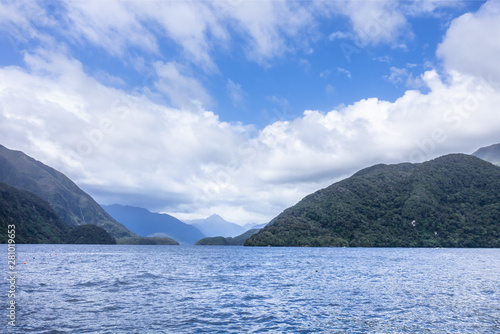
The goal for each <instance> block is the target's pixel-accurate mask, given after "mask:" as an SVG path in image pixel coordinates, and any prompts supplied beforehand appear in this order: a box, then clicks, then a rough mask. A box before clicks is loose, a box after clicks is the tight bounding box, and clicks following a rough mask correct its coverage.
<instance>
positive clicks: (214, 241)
mask: <svg viewBox="0 0 500 334" xmlns="http://www.w3.org/2000/svg"><path fill="white" fill-rule="evenodd" d="M257 232H259V229H252V230H248V231H246V232H245V233H243V234H240V235H238V236H237V237H234V238H232V237H227V238H224V237H208V238H203V239H201V240H198V241H197V242H196V243H195V245H197V246H243V244H244V243H245V241H246V240H247V239H248V238H250V237H251V236H252V235H254V234H256V233H257Z"/></svg>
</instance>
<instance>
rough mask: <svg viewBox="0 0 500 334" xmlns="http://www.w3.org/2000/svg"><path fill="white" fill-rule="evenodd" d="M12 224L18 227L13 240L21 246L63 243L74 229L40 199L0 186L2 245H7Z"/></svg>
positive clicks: (25, 192) (30, 194)
mask: <svg viewBox="0 0 500 334" xmlns="http://www.w3.org/2000/svg"><path fill="white" fill-rule="evenodd" d="M9 225H15V229H14V230H15V233H14V234H15V239H14V240H15V242H16V243H19V244H60V243H64V242H65V236H66V234H67V233H68V232H69V230H70V229H71V226H69V225H67V224H65V223H63V222H62V221H61V220H60V219H59V217H58V216H57V214H56V212H55V211H54V209H52V207H51V206H50V204H49V203H47V202H46V201H44V200H43V199H41V198H40V197H38V196H36V195H35V194H33V193H30V192H28V191H26V190H22V189H18V188H15V187H12V186H9V185H7V184H5V183H0V229H1V231H2V233H0V243H7V241H8V233H7V231H8V230H12V229H11V228H8V227H9Z"/></svg>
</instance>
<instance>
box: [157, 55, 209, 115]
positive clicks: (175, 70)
mask: <svg viewBox="0 0 500 334" xmlns="http://www.w3.org/2000/svg"><path fill="white" fill-rule="evenodd" d="M155 70H156V73H157V75H158V78H157V80H155V83H154V86H155V87H156V88H157V89H158V90H159V91H160V92H162V93H164V94H165V95H166V96H167V97H168V98H169V100H170V102H171V103H172V105H174V106H177V107H181V108H188V109H190V108H192V107H193V106H197V105H199V104H202V105H204V106H208V105H210V104H211V103H212V98H211V97H210V95H209V94H208V93H207V92H206V91H205V89H204V87H203V85H202V84H201V83H200V82H199V81H198V80H197V79H195V78H193V77H189V76H186V75H183V74H182V73H181V66H180V65H179V64H177V63H175V62H169V63H162V62H156V63H155Z"/></svg>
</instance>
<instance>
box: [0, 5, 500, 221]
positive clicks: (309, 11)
mask: <svg viewBox="0 0 500 334" xmlns="http://www.w3.org/2000/svg"><path fill="white" fill-rule="evenodd" d="M169 3H170V2H169ZM175 3H176V5H175V6H176V7H175V8H173V9H172V11H168V14H167V13H165V11H164V10H160V9H159V8H154V7H147V8H142V7H140V6H139V5H138V2H124V3H122V2H113V1H106V2H105V5H102V4H99V5H98V3H94V2H93V3H92V5H89V6H87V5H83V3H80V2H68V3H66V7H65V9H66V10H67V17H68V19H69V20H71V22H72V25H71V26H72V27H73V28H72V29H71V30H70V31H68V32H67V34H68V36H69V37H68V38H72V39H74V40H75V41H81V40H82V39H85V40H86V41H88V42H90V43H93V44H96V45H102V46H103V47H104V46H106V50H107V52H110V53H112V54H116V55H122V54H124V53H125V50H126V49H127V48H129V47H131V46H133V47H137V48H142V49H144V50H147V52H151V53H155V52H158V50H159V41H158V37H156V36H157V35H154V34H152V33H151V28H147V26H146V25H145V23H144V22H145V20H149V21H150V20H153V21H154V22H156V25H155V29H157V30H160V31H162V32H163V33H164V34H166V35H168V36H170V37H171V38H172V39H174V40H176V41H177V43H178V44H179V45H180V46H181V47H182V48H183V50H184V52H185V54H186V56H187V57H189V59H190V61H192V62H193V63H195V64H198V65H199V66H201V68H203V69H204V70H205V71H216V70H217V65H216V63H215V62H214V61H213V59H212V57H211V51H210V50H211V48H214V47H215V46H216V45H218V44H219V43H222V42H224V41H227V40H229V39H230V38H231V37H230V35H229V34H228V31H227V27H229V26H234V27H236V29H241V31H242V34H243V36H246V37H245V38H246V39H247V42H246V43H244V45H245V47H246V48H248V50H251V51H249V52H248V56H249V57H250V58H251V59H252V60H253V61H255V62H257V63H259V64H262V65H263V66H266V65H265V63H266V62H268V61H270V60H271V59H273V58H274V57H279V56H281V55H282V54H283V52H285V53H286V52H292V51H291V48H293V47H297V44H296V45H290V44H289V42H288V40H287V39H284V38H283V37H282V36H283V35H288V36H298V35H300V34H301V33H303V32H301V31H300V30H301V29H302V28H304V27H305V26H306V25H307V22H309V21H311V20H312V17H313V16H314V15H319V14H317V11H318V8H320V5H321V6H322V5H324V3H323V2H321V3H315V4H314V6H313V5H311V6H310V7H306V8H303V7H300V8H299V7H294V5H293V4H289V3H287V2H280V1H271V2H265V3H263V4H262V6H268V7H269V8H267V10H266V11H265V12H266V13H267V15H269V17H266V16H264V17H263V16H259V15H258V13H257V11H256V8H253V7H251V6H250V5H249V4H244V5H242V6H236V8H235V9H232V8H231V7H230V8H229V9H227V8H225V7H224V6H227V4H224V6H222V4H221V3H214V4H211V3H208V2H195V3H194V4H193V3H191V2H190V4H191V5H190V6H189V7H186V6H188V5H187V4H186V5H184V4H182V5H181V4H178V2H175ZM154 4H155V5H156V6H160V4H162V6H163V2H161V3H160V2H158V3H156V2H155V3H154ZM375 5H376V6H385V2H376V4H374V6H375ZM6 6H13V5H12V4H7V5H3V7H2V8H3V9H4V11H3V12H2V11H0V16H2V17H5V8H6ZM130 6H136V7H134V8H132V9H131V8H128V7H130ZM172 6H173V5H172ZM337 6H341V8H340V9H339V8H334V9H330V10H337V11H342V12H345V15H348V16H349V17H350V18H351V20H352V24H353V25H354V28H353V32H352V33H354V34H355V33H361V32H360V30H359V29H357V28H355V27H356V26H358V25H360V24H361V22H363V20H365V19H364V15H365V14H363V13H362V12H360V13H354V10H355V8H353V6H355V5H353V4H347V3H346V4H344V3H342V4H340V3H339V4H337ZM124 8H125V9H127V10H125V9H124ZM162 9H163V8H162ZM374 11H375V12H376V13H378V12H377V9H374ZM407 11H409V9H407ZM109 12H114V13H120V15H117V16H119V18H120V19H119V20H116V21H113V22H109V20H105V19H104V18H105V17H107V16H106V15H105V14H106V13H109ZM371 12H372V13H373V11H371ZM132 13H133V14H132ZM315 13H316V14H315ZM401 13H402V12H401V9H400V8H395V9H391V11H390V12H389V14H390V15H389V16H388V19H389V21H388V22H387V25H388V26H387V27H386V28H387V29H386V30H384V31H385V33H384V34H383V35H380V36H378V37H377V38H374V39H373V40H372V42H373V43H382V42H387V43H389V42H391V41H392V42H393V43H397V41H396V40H397V36H399V35H400V34H402V33H403V32H405V33H408V31H409V30H408V27H407V26H406V23H405V22H406V21H405V16H404V15H403V14H401ZM19 15H20V16H19V17H18V16H16V15H12V16H11V18H10V21H9V22H10V23H9V22H7V21H4V24H7V25H12V24H14V23H12V22H18V23H19V22H20V20H21V21H22V16H21V14H19ZM287 15H290V16H289V18H290V19H291V20H292V23H291V24H287V23H285V22H286V20H285V19H286V18H287V17H288V16H287ZM322 15H323V14H322ZM367 15H368V14H367ZM221 16H222V17H225V19H224V20H222V19H221ZM358 16H359V17H358ZM179 17H184V18H185V20H186V22H196V24H194V25H189V24H178V22H177V21H176V19H178V18H179ZM227 17H229V18H227ZM5 22H7V23H5ZM23 22H24V23H23V25H22V27H23V28H19V29H24V30H25V31H29V29H30V27H31V26H32V25H33V24H34V23H33V22H31V21H29V20H25V21H23ZM176 22H177V23H176ZM497 22H500V10H499V6H498V3H495V2H488V3H486V4H484V5H483V6H482V7H481V9H480V10H479V11H478V12H477V13H469V14H465V15H463V16H461V17H459V18H457V19H455V20H454V21H453V22H452V23H451V25H450V27H449V29H448V30H447V32H446V34H445V36H444V38H443V41H442V43H441V44H440V46H439V48H438V50H437V54H438V55H439V56H440V57H441V59H442V62H443V64H444V67H445V70H444V71H441V72H440V71H439V70H438V69H434V70H429V71H426V72H424V73H422V74H421V76H420V77H419V78H418V79H419V80H420V81H419V82H420V83H421V84H422V85H425V86H426V88H427V91H426V92H425V93H422V92H421V91H418V90H407V91H406V92H405V93H404V94H403V95H402V96H401V97H399V98H398V99H396V100H395V101H383V100H379V99H377V98H366V99H362V100H360V101H358V102H355V103H353V104H350V105H347V106H341V107H338V108H335V109H333V110H306V111H304V113H303V115H302V116H301V117H298V118H295V119H292V120H289V121H276V122H273V123H272V124H269V125H267V126H266V127H264V128H262V129H257V128H255V127H253V126H252V125H246V124H241V123H227V122H222V121H220V119H219V118H218V116H217V114H216V113H215V112H214V111H212V110H210V109H209V107H208V106H209V105H210V104H211V102H212V101H211V97H210V95H209V94H208V93H207V91H206V90H205V88H204V87H203V85H202V84H200V83H199V81H198V80H197V79H196V78H194V77H192V76H190V75H189V71H188V70H186V67H185V65H183V64H179V63H178V62H175V61H158V62H156V63H154V66H153V68H154V71H155V72H154V73H155V77H154V80H153V85H154V86H155V87H156V88H157V89H158V91H160V92H163V93H164V94H165V96H166V97H167V98H168V99H169V100H170V101H171V102H172V104H171V105H170V106H168V105H166V104H164V103H161V100H158V99H155V96H154V94H149V93H148V92H147V91H146V90H135V91H130V90H125V89H118V88H116V87H112V86H107V85H105V84H103V83H101V82H100V81H99V80H97V79H96V78H94V77H93V76H92V75H90V74H89V73H87V71H86V70H85V65H84V64H82V63H81V62H80V61H79V60H77V59H75V57H73V56H72V55H71V53H69V52H68V51H67V50H66V48H65V47H64V46H63V45H61V44H59V43H57V42H55V41H54V40H53V41H52V44H50V45H51V47H50V48H49V47H41V46H39V47H37V48H35V49H32V50H26V51H25V52H24V59H23V62H24V63H23V66H7V67H2V68H0V142H1V143H2V144H3V145H6V146H7V147H9V148H14V149H19V150H23V151H24V152H25V153H27V154H29V155H32V156H34V157H35V158H37V159H39V160H41V161H43V162H44V163H46V164H49V165H51V166H53V167H55V168H57V169H59V170H61V171H63V172H65V173H66V174H67V175H68V176H69V177H70V178H72V179H73V180H74V181H76V183H77V184H79V185H80V186H82V187H83V188H84V190H87V191H88V192H90V193H91V194H92V195H93V196H94V197H95V198H96V200H97V201H99V202H100V203H102V204H112V203H117V202H118V203H121V204H130V205H138V206H144V207H147V208H149V209H151V210H155V211H163V212H168V213H171V214H173V215H175V216H177V217H179V218H193V217H200V216H208V215H209V214H211V213H218V214H221V215H222V216H224V218H226V219H228V220H231V221H235V222H239V223H247V222H255V223H261V222H267V221H269V220H270V219H272V218H273V217H274V216H276V215H277V214H279V213H280V212H281V211H282V210H283V209H285V208H286V207H288V206H290V205H293V204H295V203H296V202H297V201H298V200H300V199H301V198H302V197H303V196H305V195H307V194H308V193H310V192H312V191H314V190H317V189H319V188H321V187H325V186H327V185H329V184H331V183H333V182H334V181H337V180H339V179H340V178H343V177H346V176H349V175H350V174H352V173H354V172H355V171H357V170H359V169H361V168H364V167H367V166H370V165H372V164H376V163H396V162H402V161H411V162H420V161H424V160H428V159H431V158H434V157H437V156H439V155H442V154H446V153H450V152H465V153H471V152H472V151H474V150H475V149H477V148H478V147H480V146H483V145H487V144H491V143H494V142H498V141H499V137H498V133H500V131H499V130H500V113H499V112H498V108H497V106H498V105H500V92H499V89H500V72H499V70H498V69H499V68H500V60H499V58H498V57H496V55H498V51H500V50H499V48H500V46H499V44H498V41H497V40H496V39H495V37H494V34H492V33H491V32H492V31H498V29H496V30H495V28H499V27H497V26H498V23H497ZM18 23H15V26H16V27H19V26H20V25H19V24H18ZM46 24H47V26H50V24H51V22H46ZM33 34H35V33H34V32H33ZM139 35H140V36H139ZM48 36H49V35H46V37H44V38H46V39H47V41H49V40H50V38H49V37H48ZM125 36H128V38H125ZM207 36H212V37H211V38H207ZM372 37H373V36H372ZM209 41H210V42H209ZM471 45H472V46H473V47H471ZM224 88H225V89H227V90H228V91H229V93H230V94H231V95H232V96H233V99H234V102H235V103H240V102H241V101H242V99H243V97H245V94H244V92H243V91H242V89H241V86H240V85H239V84H236V83H234V82H233V81H230V80H228V81H227V87H224Z"/></svg>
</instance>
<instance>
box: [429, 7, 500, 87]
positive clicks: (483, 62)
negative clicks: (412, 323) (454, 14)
mask: <svg viewBox="0 0 500 334" xmlns="http://www.w3.org/2000/svg"><path fill="white" fill-rule="evenodd" d="M498 31H500V2H498V1H488V2H486V3H485V4H483V5H482V6H481V8H480V9H479V10H478V11H477V12H476V13H467V14H464V15H462V16H461V17H459V18H457V19H455V20H453V22H452V23H451V25H450V27H449V29H448V31H447V32H446V35H445V37H444V39H443V42H442V43H441V44H440V45H439V47H438V50H437V55H438V56H439V57H441V58H442V59H443V61H444V65H445V67H446V68H447V69H448V70H456V71H460V72H461V73H467V74H472V75H477V76H483V77H485V78H487V77H489V76H490V75H492V76H493V78H494V80H495V81H500V57H499V56H498V55H499V54H500V39H499V38H498Z"/></svg>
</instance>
